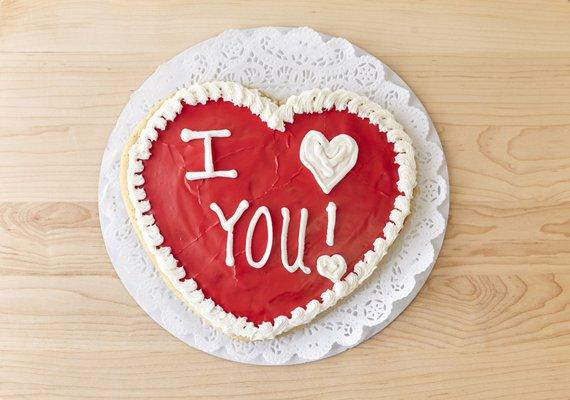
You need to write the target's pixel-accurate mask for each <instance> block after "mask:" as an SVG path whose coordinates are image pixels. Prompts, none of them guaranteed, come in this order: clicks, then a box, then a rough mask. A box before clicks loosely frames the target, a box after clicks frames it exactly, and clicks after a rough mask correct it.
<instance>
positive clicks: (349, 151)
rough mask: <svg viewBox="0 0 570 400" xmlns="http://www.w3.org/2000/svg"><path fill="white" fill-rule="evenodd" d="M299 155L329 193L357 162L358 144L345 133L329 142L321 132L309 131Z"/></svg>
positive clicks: (322, 187)
mask: <svg viewBox="0 0 570 400" xmlns="http://www.w3.org/2000/svg"><path fill="white" fill-rule="evenodd" d="M299 156H300V158H301V162H302V163H303V165H304V166H305V167H307V168H308V169H309V171H311V172H312V174H313V176H314V177H315V179H316V180H317V183H318V184H319V186H320V187H321V189H322V190H323V192H325V193H326V194H329V193H330V191H331V190H332V189H333V188H334V187H335V186H336V184H337V183H339V182H340V181H341V180H342V178H344V176H345V175H346V174H348V171H350V170H351V169H352V167H354V164H356V159H357V158H358V145H357V144H356V141H355V140H354V139H353V138H352V137H351V136H349V135H346V134H344V133H343V134H340V135H338V136H335V137H334V138H333V139H332V140H331V141H330V142H329V141H328V140H327V138H326V137H325V136H324V135H323V134H322V133H321V132H319V131H309V132H307V134H306V135H305V137H304V138H303V141H302V142H301V149H300V154H299Z"/></svg>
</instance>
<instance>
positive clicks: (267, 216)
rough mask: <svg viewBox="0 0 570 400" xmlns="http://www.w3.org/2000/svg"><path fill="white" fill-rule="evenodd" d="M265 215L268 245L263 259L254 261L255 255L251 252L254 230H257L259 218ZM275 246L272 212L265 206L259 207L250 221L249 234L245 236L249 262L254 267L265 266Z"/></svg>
mask: <svg viewBox="0 0 570 400" xmlns="http://www.w3.org/2000/svg"><path fill="white" fill-rule="evenodd" d="M261 215H263V216H264V217H265V222H266V223H267V245H266V246H265V253H263V257H261V260H259V261H254V260H253V255H252V254H251V253H252V251H251V242H252V240H253V232H254V231H255V227H256V226H257V222H258V221H259V218H260V217H261ZM272 246H273V222H272V221H271V214H269V209H268V208H267V207H265V206H262V207H259V208H258V209H257V210H256V211H255V214H253V217H252V218H251V221H250V222H249V226H248V227H247V236H246V237H245V257H246V258H247V262H248V263H249V265H251V266H252V267H253V268H261V267H263V266H264V265H265V264H266V263H267V261H268V260H269V255H270V254H271V247H272Z"/></svg>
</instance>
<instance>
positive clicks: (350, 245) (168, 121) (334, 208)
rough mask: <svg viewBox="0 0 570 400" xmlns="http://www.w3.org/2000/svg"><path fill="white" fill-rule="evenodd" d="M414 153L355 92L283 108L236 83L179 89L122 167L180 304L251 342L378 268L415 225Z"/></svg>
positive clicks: (144, 234)
mask: <svg viewBox="0 0 570 400" xmlns="http://www.w3.org/2000/svg"><path fill="white" fill-rule="evenodd" d="M415 183H416V166H415V161H414V150H413V147H412V143H411V140H410V138H409V137H408V135H406V133H405V132H404V131H403V129H402V127H401V125H400V124H398V123H397V122H396V121H395V120H394V118H393V117H392V115H391V114H390V113H389V112H388V111H386V110H384V109H383V108H382V107H380V106H379V105H378V104H375V103H374V102H372V101H370V100H369V99H367V98H366V97H363V96H360V95H357V94H355V93H351V92H348V91H345V90H337V91H330V90H328V89H314V90H310V91H306V92H303V93H301V94H299V95H297V96H292V97H290V98H288V99H286V100H285V101H284V102H282V103H280V104H278V103H276V102H274V101H273V100H271V99H270V98H268V97H266V96H264V95H262V94H261V93H260V92H258V91H256V90H252V89H248V88H245V87H243V86H241V85H239V84H237V83H233V82H210V83H204V84H199V85H193V86H190V87H187V88H183V89H180V90H178V91H177V92H176V93H174V94H173V95H172V96H170V97H168V98H166V99H165V100H163V101H162V102H161V103H160V104H158V105H156V106H155V107H154V109H153V110H152V111H151V112H150V113H149V114H148V116H147V117H146V118H145V119H144V120H143V121H141V123H140V124H139V126H138V127H137V129H136V130H135V132H134V133H133V134H132V136H131V138H130V139H129V141H128V143H127V145H126V146H125V150H124V153H123V157H122V162H121V187H122V193H123V197H124V200H125V204H126V206H127V209H128V212H129V216H130V219H131V222H132V224H133V226H134V228H135V230H136V232H137V234H138V236H139V238H140V241H141V244H142V245H143V246H144V248H145V249H146V251H147V253H148V254H149V256H150V258H151V260H152V262H153V263H154V265H155V266H156V268H157V270H158V271H159V272H160V273H161V274H162V276H163V277H164V279H165V281H166V282H167V283H168V284H169V286H170V288H171V289H172V291H173V292H174V293H175V294H176V295H178V296H179V297H180V298H181V299H182V300H183V301H184V302H185V303H186V304H187V305H188V306H189V307H190V308H191V309H192V310H194V311H195V312H196V313H198V314H199V315H200V316H201V317H202V318H203V319H204V320H206V321H208V322H209V323H211V324H212V325H213V326H215V327H217V328H219V329H221V330H222V331H223V332H225V333H226V334H229V335H231V336H234V337H238V338H240V339H244V340H262V339H270V338H274V337H275V336H277V335H279V334H282V333H284V332H287V331H289V330H290V329H292V328H294V327H296V326H300V325H303V324H306V323H308V322H310V321H311V320H312V319H314V318H315V317H316V316H317V315H318V314H320V313H322V312H323V311H325V310H327V309H329V308H331V307H333V306H334V305H335V304H336V303H337V302H338V301H339V300H341V299H342V298H344V297H346V296H348V295H350V294H351V293H352V292H353V291H354V290H355V289H356V288H357V287H358V286H359V285H360V284H362V282H364V281H365V280H366V279H367V278H368V277H369V276H370V274H371V273H372V272H373V271H374V270H375V269H376V268H377V267H378V266H379V264H380V261H381V260H382V258H383V257H384V256H385V254H386V252H387V250H388V248H389V247H390V245H391V244H392V243H393V242H394V240H395V239H396V237H397V235H398V233H399V232H400V230H401V229H402V225H403V224H404V220H405V218H406V216H407V215H408V214H409V213H410V201H411V199H412V195H413V190H414V187H415Z"/></svg>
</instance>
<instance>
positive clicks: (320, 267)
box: [317, 254, 346, 283]
mask: <svg viewBox="0 0 570 400" xmlns="http://www.w3.org/2000/svg"><path fill="white" fill-rule="evenodd" d="M317 271H318V273H319V274H321V275H322V276H324V277H325V278H328V279H330V280H331V281H333V282H335V283H336V282H339V281H340V280H341V278H342V276H343V275H344V274H345V272H346V261H345V259H344V257H343V256H341V255H340V254H335V255H333V256H320V257H319V258H317Z"/></svg>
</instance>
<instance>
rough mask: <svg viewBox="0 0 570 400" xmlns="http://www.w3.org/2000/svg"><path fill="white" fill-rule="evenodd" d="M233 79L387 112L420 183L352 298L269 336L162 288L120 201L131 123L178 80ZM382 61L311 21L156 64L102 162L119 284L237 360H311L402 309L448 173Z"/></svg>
mask: <svg viewBox="0 0 570 400" xmlns="http://www.w3.org/2000/svg"><path fill="white" fill-rule="evenodd" d="M212 80H230V81H236V82H239V83H241V84H242V85H244V86H249V87H255V88H259V89H260V90H262V91H263V92H265V93H267V94H268V95H270V96H271V97H273V98H285V97H288V96H291V95H293V94H295V93H299V92H301V91H303V90H308V89H311V88H314V87H321V88H325V87H326V88H330V89H333V90H336V89H346V90H350V91H353V92H356V93H359V94H362V95H365V96H367V97H369V98H371V99H372V100H374V101H375V102H377V103H378V104H380V105H381V106H382V107H384V108H386V109H388V110H389V111H390V112H392V113H393V114H394V116H395V117H396V119H397V120H398V121H399V122H400V123H401V124H402V125H403V126H404V128H405V130H406V131H407V132H408V134H409V135H410V136H411V137H412V139H413V142H414V147H415V150H416V162H417V169H418V171H417V172H418V187H417V189H416V190H417V192H416V195H415V199H414V201H413V203H412V209H413V211H412V214H411V215H410V216H409V217H408V218H409V219H408V221H407V222H406V225H405V227H404V229H403V230H402V233H401V235H400V238H399V239H398V240H396V242H395V243H394V244H393V247H392V248H391V250H390V252H389V254H388V255H387V257H386V258H385V259H384V262H383V265H382V266H381V268H379V270H378V271H377V272H376V273H375V274H374V275H373V276H372V277H371V278H370V279H369V281H368V282H367V283H365V284H364V285H363V286H362V287H361V288H359V290H357V291H356V292H355V293H354V294H353V295H352V296H351V297H349V298H348V299H346V300H345V301H344V302H342V303H341V304H338V305H337V306H336V307H335V308H334V309H333V310H331V311H330V312H328V313H326V314H324V315H321V316H320V317H319V318H317V319H316V320H314V321H313V322H311V323H310V324H308V325H306V326H304V327H302V328H299V329H297V330H295V331H293V332H291V333H289V334H286V335H283V336H281V337H278V338H276V339H272V340H264V341H258V342H249V343H248V342H241V341H238V340H234V339H232V338H230V337H229V336H227V335H225V334H223V333H221V332H220V331H218V330H216V329H215V328H213V327H211V326H210V325H209V324H207V323H204V322H203V321H201V320H200V318H199V317H197V316H196V315H195V314H194V313H193V312H192V311H191V310H189V309H188V308H187V307H186V306H185V305H184V303H183V302H182V301H181V300H179V299H178V298H177V297H176V296H175V295H174V294H173V293H172V292H171V291H170V289H169V288H168V287H167V286H166V284H165V283H164V281H163V280H162V278H161V277H160V276H159V275H158V273H157V271H156V270H155V268H154V266H153V265H152V263H151V262H150V260H149V259H148V258H147V256H146V254H145V251H144V249H143V248H142V247H141V245H140V244H139V241H138V239H137V237H136V234H135V232H134V231H133V229H132V227H131V224H130V222H129V218H128V215H127V211H126V209H125V207H124V205H123V203H122V199H121V196H120V185H119V172H120V171H119V163H120V156H121V152H122V149H123V147H124V145H125V143H126V140H127V138H128V137H129V135H130V134H131V133H132V132H133V130H134V128H135V126H136V124H137V123H138V122H139V121H140V120H141V119H142V118H143V117H144V116H145V115H146V114H147V113H148V112H149V110H150V107H151V106H152V105H153V104H155V103H156V102H157V101H158V100H160V99H161V98H163V97H165V96H167V95H168V94H170V93H172V92H174V91H176V90H177V89H179V88H180V87H182V86H184V85H190V84H193V83H201V82H207V81H212ZM403 85H404V84H403V82H401V80H399V78H398V77H397V76H395V75H394V74H393V73H392V72H391V71H390V70H389V69H388V68H387V67H385V66H384V65H383V64H382V63H381V62H380V61H379V60H377V59H376V58H374V57H372V56H370V55H368V54H366V53H363V52H362V51H360V50H359V49H357V48H355V47H354V46H353V45H351V44H350V43H349V42H347V41H346V40H344V39H340V38H332V39H331V38H326V37H323V36H322V35H320V34H318V33H317V32H315V31H313V30H311V29H309V28H297V29H275V28H258V29H254V30H246V31H242V30H232V31H226V32H224V33H222V34H221V35H219V36H217V37H215V38H212V39H210V40H207V41H205V42H202V43H201V44H199V45H197V46H194V47H192V48H190V49H188V50H186V51H184V52H183V53H181V54H179V55H178V56H176V57H175V58H173V59H172V60H170V61H169V62H168V63H166V64H164V65H162V66H161V67H160V68H159V69H158V70H157V71H156V72H155V73H154V74H153V75H152V76H151V77H149V78H148V79H147V80H146V81H145V82H144V84H143V85H142V86H141V87H140V88H139V89H138V90H137V91H136V92H134V93H133V95H132V96H131V99H130V101H129V103H128V104H127V106H126V107H125V109H124V110H123V112H122V113H121V116H120V117H119V120H118V122H117V124H116V126H115V128H114V130H113V132H112V133H111V136H110V138H109V142H108V145H107V148H106V150H105V154H104V157H103V161H102V166H101V176H100V185H99V211H100V218H101V227H102V230H103V237H104V239H105V243H106V246H107V250H108V252H109V255H110V257H111V260H112V262H113V265H114V267H115V269H116V270H117V273H118V275H119V277H120V278H121V280H122V281H123V283H124V285H125V286H126V287H127V289H128V290H129V292H130V293H131V295H132V296H133V297H134V298H135V299H136V301H137V302H138V303H139V305H140V306H141V307H142V308H143V309H144V310H145V311H146V312H147V313H148V314H149V315H150V316H151V317H152V318H153V319H155V320H156V321H157V322H158V323H159V324H160V325H162V326H163V327H164V328H165V329H167V330H168V331H169V332H171V333H172V334H173V335H175V336H177V337H178V338H180V339H181V340H183V341H184V342H186V343H187V344H189V345H190V346H193V347H196V348H198V349H201V350H203V351H206V352H208V353H211V354H214V355H217V356H220V357H224V358H228V359H231V360H234V361H240V362H248V363H256V364H286V363H298V362H306V361H312V360H317V359H320V358H323V357H326V356H329V355H332V354H336V353H338V352H340V351H342V350H344V349H346V348H350V347H352V346H355V345H356V344H358V343H360V342H361V341H362V340H364V339H366V338H367V337H370V336H371V335H372V334H374V333H375V332H377V331H379V330H380V329H381V328H382V327H384V326H385V325H386V324H387V323H388V322H390V321H391V320H392V319H393V318H395V316H396V315H397V314H398V313H399V312H401V310H402V309H403V308H405V306H406V305H407V304H408V303H409V302H410V301H411V299H412V298H413V295H415V293H417V291H418V290H419V287H420V286H421V285H422V284H423V282H424V280H425V278H426V277H427V274H428V273H429V270H430V268H431V267H432V266H433V263H434V262H435V258H436V256H437V252H438V251H439V247H440V245H441V240H442V235H443V233H444V230H445V226H446V218H447V207H448V202H447V198H448V190H447V172H446V168H445V163H444V158H443V152H442V149H441V145H440V143H439V139H438V137H437V133H436V132H435V129H434V127H433V125H432V124H431V122H430V120H429V118H428V117H427V115H426V113H425V110H424V109H423V108H422V107H421V105H420V104H419V102H418V101H417V99H415V97H414V96H413V95H412V94H411V93H410V91H409V90H407V89H406V88H405V87H403Z"/></svg>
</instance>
